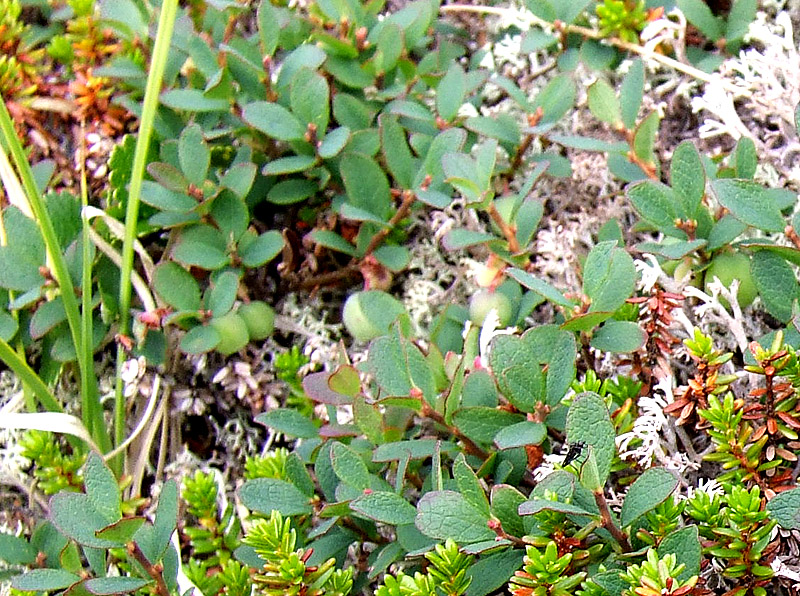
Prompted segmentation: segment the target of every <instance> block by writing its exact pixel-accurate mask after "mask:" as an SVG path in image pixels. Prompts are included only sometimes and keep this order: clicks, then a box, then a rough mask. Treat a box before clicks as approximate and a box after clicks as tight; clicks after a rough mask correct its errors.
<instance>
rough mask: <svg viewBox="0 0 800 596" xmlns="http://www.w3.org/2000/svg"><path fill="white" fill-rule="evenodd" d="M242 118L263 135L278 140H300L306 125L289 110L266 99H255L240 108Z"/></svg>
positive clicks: (303, 135) (304, 132)
mask: <svg viewBox="0 0 800 596" xmlns="http://www.w3.org/2000/svg"><path fill="white" fill-rule="evenodd" d="M242 120H244V121H245V122H247V123H248V124H249V125H250V126H252V127H253V128H255V129H257V130H260V131H261V132H263V133H264V134H265V135H267V136H269V137H272V138H274V139H278V140H280V141H300V140H302V139H303V138H304V137H305V134H306V127H305V126H303V124H302V123H301V122H300V120H298V119H297V117H296V116H294V115H293V114H292V113H291V112H290V111H289V110H287V109H286V108H284V107H283V106H281V105H278V104H276V103H272V102H268V101H256V102H253V103H250V104H247V105H246V106H244V108H243V109H242Z"/></svg>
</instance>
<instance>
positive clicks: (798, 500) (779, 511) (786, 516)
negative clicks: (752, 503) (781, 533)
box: [766, 488, 800, 530]
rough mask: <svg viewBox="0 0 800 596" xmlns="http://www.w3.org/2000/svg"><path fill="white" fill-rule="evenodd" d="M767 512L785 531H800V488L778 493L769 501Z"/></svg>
mask: <svg viewBox="0 0 800 596" xmlns="http://www.w3.org/2000/svg"><path fill="white" fill-rule="evenodd" d="M766 510H767V512H768V513H769V515H770V517H771V518H772V519H774V520H775V521H776V522H778V525H779V526H780V527H781V528H783V529H784V530H800V488H793V489H791V490H787V491H783V492H780V493H778V494H777V495H775V496H774V497H772V499H770V500H769V501H767V506H766Z"/></svg>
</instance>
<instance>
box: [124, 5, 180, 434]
mask: <svg viewBox="0 0 800 596" xmlns="http://www.w3.org/2000/svg"><path fill="white" fill-rule="evenodd" d="M177 12H178V0H164V1H163V2H162V3H161V14H160V16H159V19H158V31H157V32H156V41H155V45H154V47H153V58H152V61H151V63H150V72H149V74H148V76H147V85H146V87H145V93H144V101H143V105H142V117H141V119H140V121H139V135H138V137H137V139H136V149H135V151H134V154H133V167H132V171H131V183H130V188H129V192H128V205H127V209H126V211H125V239H124V241H123V244H122V268H121V271H120V284H119V285H120V290H119V312H120V329H119V332H120V334H121V335H128V334H129V332H130V324H131V321H130V306H131V272H132V271H133V252H134V241H135V240H136V227H137V223H138V221H139V201H140V195H141V191H142V181H143V180H144V173H145V167H146V166H147V150H148V147H149V146H150V139H151V137H152V134H153V123H154V121H155V116H156V110H157V109H158V95H159V92H160V91H161V82H162V79H163V78H164V70H165V68H166V63H167V57H168V54H169V46H170V42H171V40H172V31H173V28H174V25H175V17H176V15H177ZM126 357H127V355H126V352H125V348H124V346H123V345H122V344H119V345H118V346H117V378H116V386H115V399H114V442H115V444H116V445H120V444H121V443H122V442H123V441H124V440H125V410H126V408H125V396H124V394H123V382H122V375H121V372H122V365H123V364H124V362H125V359H126Z"/></svg>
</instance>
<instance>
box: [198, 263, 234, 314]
mask: <svg viewBox="0 0 800 596" xmlns="http://www.w3.org/2000/svg"><path fill="white" fill-rule="evenodd" d="M238 291H239V275H238V274H237V273H235V272H233V271H224V272H223V273H221V274H220V275H217V276H215V277H214V279H213V281H212V283H211V287H210V288H209V289H208V291H207V293H206V300H205V302H206V309H207V310H210V311H211V314H212V316H214V317H221V316H222V315H224V314H226V313H228V312H229V311H230V310H231V309H232V308H233V303H234V302H236V294H237V292H238ZM186 310H194V309H186Z"/></svg>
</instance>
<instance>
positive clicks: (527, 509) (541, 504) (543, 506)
mask: <svg viewBox="0 0 800 596" xmlns="http://www.w3.org/2000/svg"><path fill="white" fill-rule="evenodd" d="M542 511H557V512H559V513H567V514H575V515H592V516H593V515H595V514H594V513H592V512H591V511H587V510H586V509H584V508H583V507H581V506H579V505H575V504H573V503H562V502H561V501H551V500H550V499H539V498H535V499H531V500H530V501H525V502H524V503H523V504H522V505H520V506H519V514H520V515H536V514H537V513H540V512H542Z"/></svg>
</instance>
